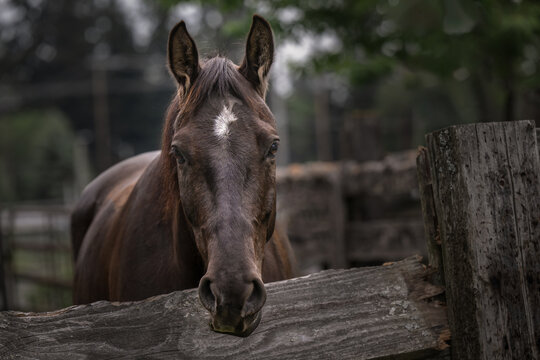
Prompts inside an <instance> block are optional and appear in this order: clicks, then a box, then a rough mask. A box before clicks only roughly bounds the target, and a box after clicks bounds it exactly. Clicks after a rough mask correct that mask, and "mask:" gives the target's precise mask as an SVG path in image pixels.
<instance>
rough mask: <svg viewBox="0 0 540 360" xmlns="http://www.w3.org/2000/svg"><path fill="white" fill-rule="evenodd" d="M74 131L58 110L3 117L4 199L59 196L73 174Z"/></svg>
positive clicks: (0, 173) (0, 186)
mask: <svg viewBox="0 0 540 360" xmlns="http://www.w3.org/2000/svg"><path fill="white" fill-rule="evenodd" d="M72 151H73V134H72V132H71V129H70V126H69V123H68V121H67V119H66V118H65V117H64V116H62V114H60V113H58V112H57V111H54V110H43V111H39V110H34V111H27V112H20V113H15V114H13V115H10V116H5V117H3V118H2V121H0V169H1V170H0V200H1V201H16V200H17V201H18V200H28V199H59V198H61V197H62V192H63V186H64V185H65V183H67V182H68V181H69V180H70V179H71V178H72Z"/></svg>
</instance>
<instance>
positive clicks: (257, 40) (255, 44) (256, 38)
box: [239, 15, 274, 98]
mask: <svg viewBox="0 0 540 360" xmlns="http://www.w3.org/2000/svg"><path fill="white" fill-rule="evenodd" d="M273 61H274V36H273V34H272V28H271V27H270V24H269V23H268V21H266V20H265V19H264V18H262V17H261V16H259V15H253V22H252V23H251V29H250V30H249V35H248V38H247V42H246V55H245V56H244V61H243V62H242V65H240V68H239V71H240V72H241V73H242V74H243V75H244V76H245V77H246V79H248V80H249V81H250V82H251V83H252V84H253V86H254V87H255V89H256V90H257V92H258V93H259V94H260V95H261V96H262V97H263V98H264V97H265V95H266V88H267V87H268V73H269V71H270V66H272V62H273Z"/></svg>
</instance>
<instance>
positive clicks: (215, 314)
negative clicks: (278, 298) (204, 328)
mask: <svg viewBox="0 0 540 360" xmlns="http://www.w3.org/2000/svg"><path fill="white" fill-rule="evenodd" d="M199 299H200V300H201V303H202V304H203V306H204V307H205V308H206V309H207V310H208V311H209V312H210V315H211V320H210V327H211V328H212V330H214V331H217V332H221V333H227V334H232V335H237V336H248V335H250V334H251V333H252V332H253V330H255V329H256V328H257V326H258V325H259V322H260V321H261V316H262V307H263V305H264V303H265V302H266V290H265V288H264V284H263V282H262V281H261V280H260V278H258V277H252V278H251V279H249V280H247V281H236V282H235V281H234V280H233V281H231V280H229V281H226V282H225V281H224V282H223V283H222V284H221V286H220V282H219V281H216V280H215V279H213V278H212V277H211V276H209V275H205V276H204V277H203V278H202V279H201V282H200V284H199Z"/></svg>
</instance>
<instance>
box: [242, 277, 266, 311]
mask: <svg viewBox="0 0 540 360" xmlns="http://www.w3.org/2000/svg"><path fill="white" fill-rule="evenodd" d="M265 302H266V289H265V288H264V284H263V282H262V281H261V280H260V279H255V280H253V290H252V292H251V294H250V295H249V297H248V298H247V300H246V302H245V304H244V307H243V308H242V317H246V316H249V315H253V314H255V313H257V312H259V311H260V310H261V308H262V307H263V305H264V303H265Z"/></svg>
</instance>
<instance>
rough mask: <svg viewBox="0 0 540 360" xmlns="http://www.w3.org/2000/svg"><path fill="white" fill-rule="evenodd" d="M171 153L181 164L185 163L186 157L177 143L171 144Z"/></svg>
mask: <svg viewBox="0 0 540 360" xmlns="http://www.w3.org/2000/svg"><path fill="white" fill-rule="evenodd" d="M171 155H172V156H174V157H175V158H176V162H177V163H179V164H183V163H185V162H186V158H185V157H184V155H183V154H182V152H181V151H180V149H179V148H178V147H177V146H175V145H172V146H171Z"/></svg>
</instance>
